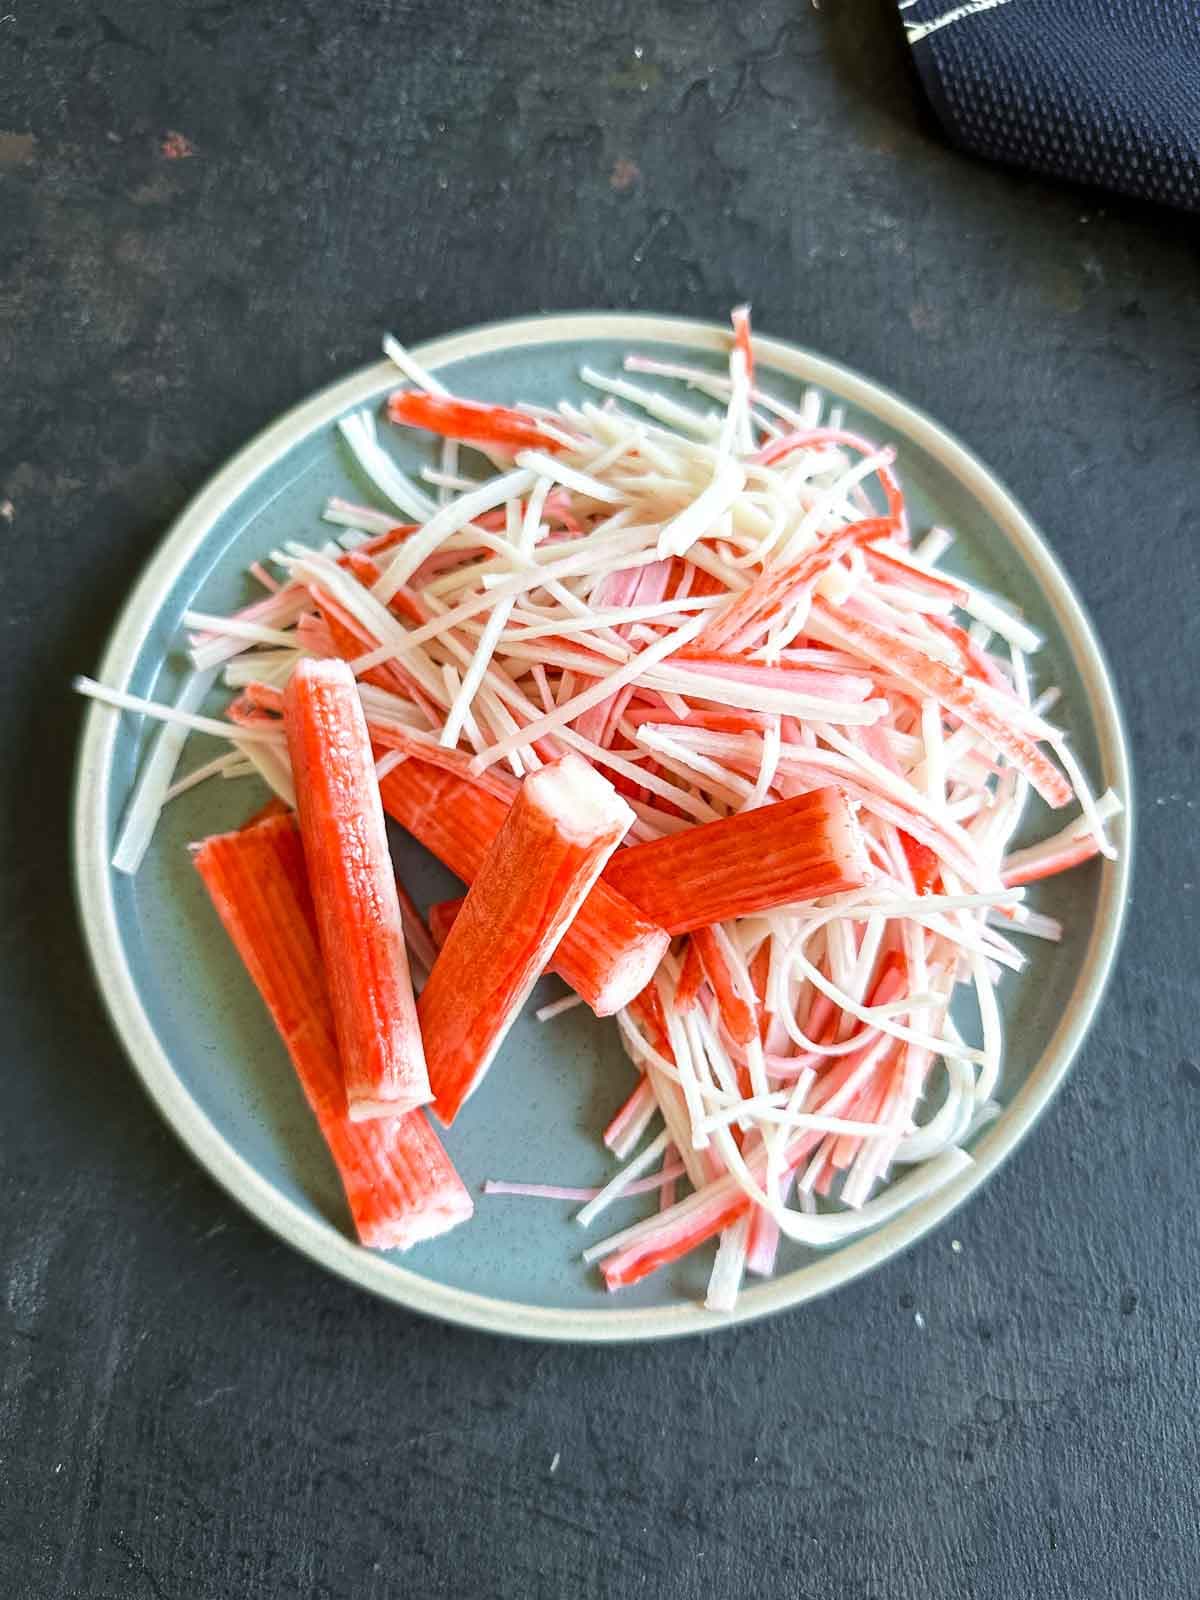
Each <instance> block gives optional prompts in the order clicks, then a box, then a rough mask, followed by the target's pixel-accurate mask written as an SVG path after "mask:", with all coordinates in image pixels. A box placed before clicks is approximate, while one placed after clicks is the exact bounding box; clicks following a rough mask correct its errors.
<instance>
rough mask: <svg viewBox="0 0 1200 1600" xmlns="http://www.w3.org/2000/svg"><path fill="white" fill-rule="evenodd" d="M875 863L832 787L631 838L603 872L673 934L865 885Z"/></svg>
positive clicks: (841, 796) (613, 885)
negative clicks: (658, 835)
mask: <svg viewBox="0 0 1200 1600" xmlns="http://www.w3.org/2000/svg"><path fill="white" fill-rule="evenodd" d="M870 873H871V869H870V864H869V861H868V858H867V852H866V848H865V846H864V844H863V841H862V837H861V835H860V832H859V827H858V823H857V822H856V820H855V817H854V813H853V811H852V810H851V807H850V802H849V801H848V800H847V799H846V797H845V795H844V794H842V792H841V790H840V789H836V788H827V789H815V790H813V791H812V792H811V793H809V794H802V795H796V796H794V797H793V798H792V799H790V800H778V801H776V802H775V803H774V804H773V805H769V806H759V807H758V808H757V809H756V810H754V811H742V812H739V813H738V814H737V815H736V816H733V817H722V818H721V819H720V821H718V822H705V823H702V824H701V825H700V826H699V827H695V828H685V829H684V831H683V832H682V833H673V834H668V835H667V836H666V837H665V838H663V839H653V840H651V841H650V842H649V843H648V844H635V845H632V846H631V847H630V848H629V849H628V850H621V851H619V852H618V853H617V854H616V855H615V856H614V857H613V859H612V861H611V862H610V863H609V865H608V868H607V870H606V871H605V874H604V879H605V882H606V883H607V884H608V885H609V886H610V887H611V888H613V889H616V890H618V891H619V893H621V894H623V895H625V897H626V898H627V899H629V900H632V901H633V903H634V905H635V906H637V907H638V909H639V910H640V911H642V912H643V913H644V914H645V915H646V916H648V917H651V918H653V920H654V921H655V922H658V923H660V924H661V925H662V926H663V927H664V928H665V929H666V930H667V932H668V933H670V934H672V935H674V934H677V933H691V932H692V931H693V930H694V929H696V928H705V927H708V926H709V925H710V924H712V923H714V922H727V921H729V919H730V918H732V917H748V916H753V915H754V914H755V913H756V912H759V911H769V910H771V908H772V907H774V906H782V905H790V904H791V903H792V902H793V901H801V900H817V899H819V898H820V897H821V896H822V895H827V894H840V893H841V892H842V890H844V889H860V888H861V887H862V886H863V884H864V883H866V882H867V879H868V878H869V876H870Z"/></svg>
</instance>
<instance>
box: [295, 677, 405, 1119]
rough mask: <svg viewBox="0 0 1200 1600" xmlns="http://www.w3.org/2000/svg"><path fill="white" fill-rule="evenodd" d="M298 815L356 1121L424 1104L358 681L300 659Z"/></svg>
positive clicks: (348, 1096) (398, 922)
mask: <svg viewBox="0 0 1200 1600" xmlns="http://www.w3.org/2000/svg"><path fill="white" fill-rule="evenodd" d="M283 724H284V728H285V730H286V733H287V741H288V750H289V752H290V754H291V758H292V777H293V781H294V783H295V786H296V810H297V813H298V815H299V818H300V834H301V837H302V839H303V841H304V854H305V858H306V860H307V861H308V871H309V879H310V882H311V883H312V889H313V901H314V904H315V906H316V912H317V926H318V928H319V929H320V935H321V950H322V952H323V954H324V957H325V966H326V970H327V972H328V975H329V994H330V1000H331V1002H332V1005H333V1017H334V1023H335V1025H336V1027H337V1036H338V1045H339V1047H340V1049H341V1056H342V1064H343V1067H344V1070H345V1075H346V1099H347V1101H348V1103H349V1107H350V1115H351V1117H352V1118H354V1120H355V1121H361V1120H363V1119H364V1118H367V1117H381V1116H396V1115H399V1114H400V1113H402V1112H405V1111H412V1110H413V1109H414V1108H415V1107H417V1106H420V1105H425V1104H426V1103H427V1102H428V1101H429V1099H430V1098H431V1095H430V1088H429V1075H428V1073H427V1071H426V1068H425V1053H424V1051H423V1049H422V1047H421V1032H420V1029H419V1027H418V1026H417V1012H416V1004H415V1002H414V999H413V988H412V977H411V975H410V973H409V968H408V952H407V950H406V949H405V944H404V927H403V922H402V919H401V913H400V902H399V899H398V897H397V894H396V877H395V873H394V872H393V870H392V861H391V856H390V855H389V853H388V843H387V832H386V829H385V826H384V820H383V806H382V805H381V803H380V799H379V784H378V781H377V779H376V776H375V761H374V757H373V756H372V754H371V741H370V738H369V736H368V734H367V724H366V719H365V717H364V716H363V710H362V705H361V702H360V701H359V698H358V687H357V685H356V684H355V681H354V674H353V673H352V672H351V671H350V668H349V667H348V666H347V665H346V664H345V662H344V661H338V660H327V661H316V660H305V661H301V662H300V663H299V664H298V665H297V667H296V669H295V671H294V672H293V673H292V676H291V678H290V679H289V680H288V686H287V690H286V692H285V694H284V700H283Z"/></svg>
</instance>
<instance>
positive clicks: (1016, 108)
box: [900, 0, 1200, 210]
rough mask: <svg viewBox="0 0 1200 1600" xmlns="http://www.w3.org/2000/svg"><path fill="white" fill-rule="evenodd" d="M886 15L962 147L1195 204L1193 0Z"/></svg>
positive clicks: (926, 9) (1067, 2) (1197, 77)
mask: <svg viewBox="0 0 1200 1600" xmlns="http://www.w3.org/2000/svg"><path fill="white" fill-rule="evenodd" d="M900 16H901V20H902V22H903V24H904V28H905V32H906V34H907V35H908V39H909V42H910V44H911V45H912V50H913V56H914V59H915V61H916V64H917V67H918V69H919V71H920V73H921V77H922V80H923V82H924V84H925V87H926V89H927V91H928V93H929V97H930V99H931V101H932V102H933V106H934V109H935V110H936V112H937V114H938V116H939V117H940V118H941V119H942V121H943V122H944V124H945V126H946V129H947V131H948V133H949V134H950V136H951V138H952V139H953V140H954V141H955V143H956V144H958V145H961V146H962V148H963V149H965V150H970V151H972V152H973V153H974V154H976V155H980V156H986V157H989V158H990V159H992V160H996V161H1005V162H1010V163H1012V164H1014V165H1017V166H1023V167H1031V168H1033V169H1034V170H1036V171H1038V172H1044V173H1049V174H1051V175H1053V176H1054V177H1058V178H1069V179H1073V180H1075V181H1076V182H1079V183H1091V184H1097V185H1100V186H1101V187H1103V188H1106V189H1115V190H1118V191H1120V192H1122V193H1124V194H1131V195H1138V196H1140V197H1142V198H1143V199H1146V200H1156V201H1161V202H1163V203H1165V204H1167V205H1173V206H1182V207H1185V208H1187V209H1191V210H1200V0H974V3H971V0H968V3H966V4H961V3H957V0H908V3H904V0H902V3H901V6H900Z"/></svg>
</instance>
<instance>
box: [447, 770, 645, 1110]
mask: <svg viewBox="0 0 1200 1600" xmlns="http://www.w3.org/2000/svg"><path fill="white" fill-rule="evenodd" d="M633 820H634V813H633V811H632V809H631V808H630V807H629V806H627V805H626V804H625V802H624V801H623V800H622V799H621V797H620V796H619V795H618V794H617V792H616V790H615V789H614V788H613V787H612V785H611V784H610V783H609V782H608V781H607V780H606V779H605V778H603V777H601V776H600V775H599V774H598V773H597V772H595V771H594V770H593V769H592V768H591V767H589V766H588V764H587V762H586V761H584V760H583V759H582V758H581V757H579V756H576V755H574V754H569V755H565V756H562V757H561V758H560V759H559V760H557V761H554V762H551V763H549V764H548V765H547V766H545V767H540V768H539V769H538V770H537V771H536V772H533V773H530V774H529V776H528V777H527V778H526V779H525V782H524V784H523V785H522V787H521V789H520V790H519V792H518V794H517V797H516V799H515V800H514V801H513V804H512V808H511V810H510V811H509V813H508V815H507V817H506V818H505V820H504V823H503V825H502V826H501V828H500V831H499V832H498V833H497V834H496V837H495V839H494V840H493V842H492V845H491V847H490V849H489V850H488V852H487V855H486V857H485V858H484V861H483V864H482V866H481V867H480V870H479V873H478V876H477V877H476V879H475V881H474V883H473V884H472V886H471V890H470V893H469V894H468V895H467V897H466V899H465V901H464V902H463V905H462V908H461V910H460V911H459V913H458V915H457V917H456V918H455V919H454V923H453V925H452V926H451V928H450V930H449V932H448V934H447V935H446V942H445V944H444V945H443V946H442V949H441V952H440V953H439V955H438V958H437V960H436V962H435V963H434V966H433V971H432V972H431V973H430V975H429V982H428V983H427V984H426V985H425V988H424V990H423V991H422V993H421V998H420V1001H419V1003H418V1012H419V1016H420V1021H421V1029H422V1032H423V1034H424V1039H425V1048H426V1051H427V1053H428V1060H429V1069H430V1080H431V1083H432V1086H433V1091H434V1102H433V1109H434V1112H435V1113H436V1115H437V1116H438V1117H439V1118H440V1120H441V1121H442V1122H443V1123H445V1124H446V1125H447V1126H448V1125H449V1124H450V1123H451V1122H453V1120H454V1118H455V1117H456V1116H457V1115H458V1112H459V1111H460V1110H461V1108H462V1106H463V1104H464V1102H465V1101H466V1099H467V1098H468V1096H469V1095H470V1094H471V1093H472V1092H473V1091H474V1089H475V1088H476V1087H477V1085H478V1084H479V1082H480V1081H481V1079H482V1078H483V1076H484V1074H485V1073H486V1071H487V1069H488V1067H489V1066H490V1065H491V1063H492V1060H493V1058H494V1057H495V1054H496V1052H497V1050H498V1049H499V1048H500V1045H501V1043H502V1042H503V1040H504V1037H505V1035H506V1034H507V1032H508V1030H509V1028H510V1027H511V1026H512V1024H513V1022H514V1020H515V1019H516V1016H517V1014H518V1013H519V1011H520V1009H521V1007H522V1005H523V1004H524V1003H525V1000H526V999H527V998H528V996H529V992H530V990H531V989H532V988H533V986H534V984H535V983H536V982H537V980H538V978H539V976H540V975H541V972H542V970H543V968H544V967H545V966H546V964H547V962H548V960H549V958H550V956H551V955H552V953H553V952H554V949H555V947H556V946H557V945H558V942H559V940H560V939H561V938H562V936H563V933H564V931H565V930H566V929H567V928H568V927H569V926H570V924H571V922H572V920H573V919H574V917H575V914H576V912H577V911H578V910H579V908H580V906H581V905H582V903H583V901H584V899H585V897H586V896H587V893H588V890H589V889H590V888H591V887H592V885H593V884H594V883H595V881H596V879H597V878H598V877H599V875H600V873H601V872H602V871H603V869H604V865H605V863H606V862H607V860H608V858H609V856H610V855H611V854H612V852H613V851H614V850H615V849H616V847H617V845H618V844H619V843H620V841H621V839H622V837H623V836H624V834H625V832H626V830H627V829H628V828H629V826H630V825H631V823H632V822H633Z"/></svg>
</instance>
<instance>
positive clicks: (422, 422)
mask: <svg viewBox="0 0 1200 1600" xmlns="http://www.w3.org/2000/svg"><path fill="white" fill-rule="evenodd" d="M387 414H388V419H389V421H391V422H397V423H400V424H402V425H403V426H405V427H409V428H423V429H424V430H425V431H426V433H436V434H440V435H441V436H442V437H443V438H446V439H458V440H461V441H462V442H463V443H464V444H481V445H499V446H501V447H502V448H503V449H505V450H551V451H555V450H561V449H562V448H563V444H562V440H561V439H560V438H559V437H558V435H557V434H556V433H551V432H549V431H548V430H547V429H546V428H543V427H541V426H540V425H539V423H538V422H537V421H536V420H535V419H534V418H533V417H531V416H529V415H528V413H527V412H524V411H514V410H513V409H511V407H509V406H485V405H480V404H479V403H478V401H475V400H452V399H449V398H447V397H446V396H444V395H434V394H423V393H422V392H420V391H419V390H415V389H402V390H400V392H399V393H397V394H394V395H392V396H391V397H390V398H389V400H388V403H387Z"/></svg>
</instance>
